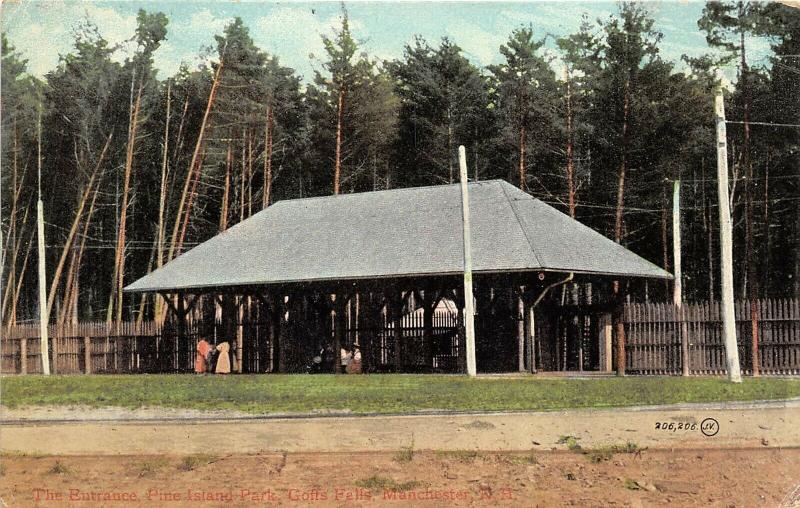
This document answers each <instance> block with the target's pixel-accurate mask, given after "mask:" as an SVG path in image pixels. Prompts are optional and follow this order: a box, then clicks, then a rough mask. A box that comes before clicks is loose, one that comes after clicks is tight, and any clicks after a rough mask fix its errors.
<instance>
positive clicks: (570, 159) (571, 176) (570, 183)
mask: <svg viewBox="0 0 800 508" xmlns="http://www.w3.org/2000/svg"><path fill="white" fill-rule="evenodd" d="M565 77H566V82H567V195H568V203H569V216H570V217H572V218H573V219H574V218H575V161H574V156H573V153H572V151H573V144H574V143H573V135H572V83H571V77H570V72H569V69H566V68H565Z"/></svg>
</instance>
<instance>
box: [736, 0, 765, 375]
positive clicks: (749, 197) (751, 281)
mask: <svg viewBox="0 0 800 508" xmlns="http://www.w3.org/2000/svg"><path fill="white" fill-rule="evenodd" d="M744 9H745V6H744V4H740V6H739V19H740V20H741V19H742V16H743V15H744ZM739 35H740V55H741V67H742V79H741V81H742V99H743V102H744V104H743V108H742V110H743V111H742V120H743V124H744V139H743V140H742V165H743V166H744V170H745V174H746V178H745V182H744V193H745V198H744V200H745V258H746V259H745V270H747V279H746V280H747V296H748V299H749V300H750V331H751V338H752V340H751V362H752V365H753V375H754V376H758V375H759V370H760V368H759V367H760V366H759V358H758V356H759V353H758V320H759V315H758V309H759V306H758V305H757V300H758V293H759V288H758V286H759V284H758V270H757V269H756V263H755V253H754V250H755V242H754V238H753V236H754V234H755V225H754V221H753V208H754V204H753V163H752V161H751V158H750V100H751V99H750V83H749V78H750V76H749V74H750V70H749V68H748V66H747V58H746V52H745V51H746V48H745V38H744V27H741V28H740V32H739Z"/></svg>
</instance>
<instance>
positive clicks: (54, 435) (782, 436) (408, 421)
mask: <svg viewBox="0 0 800 508" xmlns="http://www.w3.org/2000/svg"><path fill="white" fill-rule="evenodd" d="M84 414H89V413H84ZM12 416H13V415H12V414H11V413H10V412H5V413H4V414H3V417H4V418H3V420H4V425H3V426H2V428H0V449H2V450H3V451H5V452H22V453H39V454H48V455H51V454H53V455H64V454H66V455H81V454H91V455H119V454H159V453H165V454H187V453H201V452H205V453H216V454H226V453H235V454H242V453H257V452H264V453H267V452H284V451H285V452H292V453H300V452H341V451H344V450H347V451H359V452H361V451H363V452H373V451H394V450H398V449H401V448H403V447H406V446H409V445H411V444H412V443H413V445H414V447H415V448H416V449H419V450H484V451H520V450H530V449H534V450H551V449H552V448H554V447H557V445H556V443H557V441H558V440H559V438H561V437H562V436H570V435H571V436H575V437H576V438H578V441H579V443H580V444H581V445H583V446H584V447H596V446H600V445H603V444H609V443H625V442H627V441H633V442H635V443H637V444H638V445H640V446H646V447H650V448H656V447H658V448H669V449H674V448H698V447H702V448H711V447H751V448H759V447H784V448H785V447H800V425H798V424H797V422H800V401H798V400H793V401H789V402H781V403H776V402H770V403H759V404H752V403H750V404H723V405H686V406H677V407H666V408H629V409H613V410H570V411H550V412H527V413H489V414H457V415H456V414H450V415H409V416H361V417H324V418H265V419H242V420H240V419H213V418H210V417H209V418H199V419H188V418H181V419H174V420H143V421H139V420H136V419H133V420H107V421H84V422H77V421H72V422H70V421H64V420H61V421H52V422H50V421H47V420H42V419H39V420H37V421H36V422H30V421H28V422H25V421H22V420H15V419H13V418H11V417H12ZM708 419H713V420H714V421H715V422H717V424H718V428H713V429H710V430H707V432H706V433H708V434H711V433H713V432H714V431H716V434H714V435H713V436H706V435H705V434H704V433H703V432H702V429H701V427H702V426H703V422H704V421H706V422H708V421H709V420H708ZM665 427H666V429H665ZM209 435H218V436H226V439H224V440H222V439H218V440H214V439H208V436H209Z"/></svg>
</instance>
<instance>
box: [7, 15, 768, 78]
mask: <svg viewBox="0 0 800 508" xmlns="http://www.w3.org/2000/svg"><path fill="white" fill-rule="evenodd" d="M645 5H646V7H647V9H648V10H649V11H650V12H651V14H652V16H653V17H654V18H655V20H656V29H657V30H659V31H661V32H662V33H663V34H664V39H663V41H662V43H661V45H660V48H661V53H662V55H663V57H665V58H667V59H669V60H673V61H678V60H679V59H680V56H681V54H684V53H685V54H689V55H692V56H697V55H701V54H703V53H706V52H708V51H709V50H708V47H707V46H706V42H705V38H704V35H703V33H701V32H700V31H699V30H698V28H697V19H698V18H699V16H700V13H701V11H702V9H703V3H702V2H686V1H682V2H679V1H669V2H668V1H651V2H646V3H645ZM347 7H348V10H349V12H350V19H351V27H352V31H353V33H354V34H355V36H356V38H357V39H358V40H360V41H361V42H362V48H363V49H364V50H365V51H366V52H367V53H369V54H370V55H372V56H374V57H377V58H379V59H392V58H399V57H401V56H402V53H403V46H404V45H405V44H407V43H408V42H409V41H411V40H412V38H413V37H414V35H415V34H419V35H422V36H423V37H425V38H426V39H428V40H429V41H431V42H436V41H437V40H439V39H440V38H441V37H443V36H448V37H450V38H451V39H453V40H454V41H455V42H456V43H458V44H459V46H461V47H462V48H463V49H464V52H465V54H466V55H467V57H468V58H469V59H470V60H471V61H473V62H474V63H475V64H476V65H479V66H486V65H489V64H492V63H497V62H498V61H499V60H500V58H501V57H500V54H499V51H498V47H499V46H500V44H502V43H503V42H504V41H505V40H506V39H507V37H508V35H509V33H510V32H511V30H512V29H514V28H515V27H517V26H520V25H527V24H532V25H533V27H534V31H535V33H536V35H537V37H544V36H545V35H547V34H553V35H556V36H561V35H565V34H568V33H572V32H574V31H575V30H577V28H578V26H579V25H580V22H581V16H582V14H586V15H587V16H588V17H589V19H591V20H594V19H596V18H605V17H608V16H609V15H610V14H612V13H613V12H616V10H617V4H616V3H614V2H607V1H595V2H576V1H571V2H567V1H561V2H552V1H551V2H525V3H523V2H400V3H396V2H348V3H347ZM139 9H145V10H147V11H162V12H164V13H165V14H166V15H167V16H168V18H169V19H170V25H169V27H168V30H169V32H168V35H167V40H166V41H165V43H164V44H163V45H162V47H161V48H160V49H159V50H158V51H157V52H156V55H155V63H156V66H157V68H158V69H159V71H160V76H161V77H164V76H167V75H171V74H173V73H174V72H175V71H176V70H177V69H178V68H179V66H180V64H181V62H186V63H188V64H189V65H191V66H195V65H197V64H198V63H199V62H200V61H201V56H200V55H201V53H202V52H201V48H202V47H204V46H210V45H211V44H212V42H213V35H214V34H216V33H219V32H221V31H222V29H223V27H224V26H225V24H226V23H227V22H229V21H230V20H231V19H232V18H233V17H235V16H239V17H241V18H242V19H243V20H244V21H245V24H246V25H247V26H248V27H249V28H250V34H251V36H252V37H253V39H254V40H255V42H256V44H257V45H258V46H260V47H261V48H262V49H264V50H266V51H268V52H270V53H272V54H276V55H278V56H279V57H280V58H281V61H282V63H283V64H284V65H287V66H290V67H293V68H295V69H296V70H297V71H298V72H299V73H300V74H302V75H304V76H305V77H306V79H307V80H309V79H310V78H311V76H312V72H313V69H314V68H315V67H318V66H319V63H318V61H315V60H314V59H312V58H310V57H309V55H310V54H313V55H316V56H317V57H321V56H322V53H323V50H322V44H321V42H320V35H321V34H330V33H332V30H333V28H334V27H335V26H336V25H337V24H338V17H339V3H338V2H258V1H244V0H240V1H214V2H209V1H187V0H181V1H170V2H139V1H134V0H126V1H113V2H108V1H104V2H100V1H96V2H87V1H63V0H55V1H52V0H41V1H32V0H17V1H15V2H12V3H8V2H3V6H2V27H3V30H4V31H6V32H7V33H8V35H9V38H10V39H11V42H12V44H14V45H15V46H16V47H17V49H18V50H20V51H21V52H22V53H23V54H24V56H25V57H26V58H27V59H28V60H29V64H28V67H29V72H30V73H31V74H34V75H37V76H42V75H44V74H45V73H46V72H47V71H49V70H51V69H53V68H54V67H55V66H56V65H57V63H58V55H59V54H64V53H67V52H69V50H70V47H71V45H72V29H73V27H74V26H75V24H76V23H77V22H79V21H80V20H81V19H83V18H85V17H87V16H88V17H89V18H90V19H91V20H92V21H94V22H95V23H96V24H97V25H98V27H99V29H100V32H101V34H102V35H103V36H104V37H105V38H106V39H108V40H109V41H110V42H111V43H120V42H123V41H125V40H126V39H128V38H130V37H131V36H132V35H133V33H134V29H135V27H136V12H137V11H138V10H139ZM768 50H769V46H768V44H767V42H766V41H763V40H754V41H751V50H750V51H751V57H752V64H756V65H757V64H759V63H764V62H765V56H766V55H767V53H768ZM126 51H130V49H124V48H123V49H121V50H120V51H118V52H117V54H116V55H115V58H117V59H118V60H122V59H124V57H125V54H126V53H125V52H126ZM727 74H728V75H729V76H732V75H733V73H732V72H731V70H730V69H729V70H728V72H727Z"/></svg>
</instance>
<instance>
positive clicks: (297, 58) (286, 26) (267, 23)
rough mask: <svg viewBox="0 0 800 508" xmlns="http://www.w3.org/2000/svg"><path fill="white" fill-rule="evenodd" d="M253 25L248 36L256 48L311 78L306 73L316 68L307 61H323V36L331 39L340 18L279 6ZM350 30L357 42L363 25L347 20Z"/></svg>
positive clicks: (363, 31)
mask: <svg viewBox="0 0 800 508" xmlns="http://www.w3.org/2000/svg"><path fill="white" fill-rule="evenodd" d="M253 26H254V28H253V29H252V30H251V32H250V35H251V36H252V37H253V40H254V41H255V43H256V44H257V45H258V46H260V47H261V48H263V49H264V50H266V51H268V52H269V53H271V54H273V55H277V56H279V57H280V58H281V61H282V62H283V64H284V65H289V66H292V67H294V68H296V69H297V70H299V71H300V73H301V74H305V75H306V78H308V79H310V78H311V74H310V73H309V71H310V70H311V68H312V67H318V65H314V63H313V62H310V61H309V55H314V60H316V61H319V60H324V59H325V46H324V45H323V44H322V36H323V35H326V36H328V37H332V36H333V35H334V33H335V31H336V30H338V29H340V28H341V19H340V16H339V15H338V14H336V15H332V16H320V15H319V14H317V13H315V12H314V11H312V9H311V8H307V7H288V6H279V7H276V8H274V9H272V10H271V11H270V12H269V14H267V15H266V16H263V17H261V18H259V19H258V20H256V21H255V23H254V25H253ZM350 31H351V33H352V34H353V38H354V39H356V40H360V39H362V38H363V37H364V36H365V35H366V33H365V29H364V24H363V23H362V22H361V21H360V20H357V19H352V18H351V19H350Z"/></svg>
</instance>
